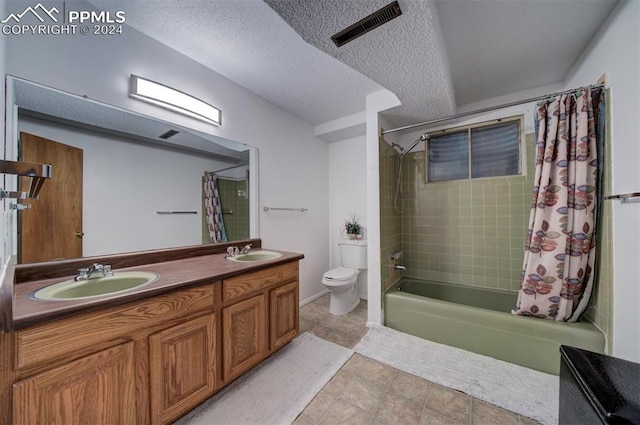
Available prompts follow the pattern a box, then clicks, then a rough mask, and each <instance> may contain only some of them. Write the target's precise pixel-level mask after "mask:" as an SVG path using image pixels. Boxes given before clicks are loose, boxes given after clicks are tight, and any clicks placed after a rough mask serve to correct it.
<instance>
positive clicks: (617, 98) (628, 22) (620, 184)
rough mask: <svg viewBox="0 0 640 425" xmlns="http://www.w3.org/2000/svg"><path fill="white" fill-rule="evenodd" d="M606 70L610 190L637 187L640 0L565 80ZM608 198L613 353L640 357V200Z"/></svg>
mask: <svg viewBox="0 0 640 425" xmlns="http://www.w3.org/2000/svg"><path fill="white" fill-rule="evenodd" d="M605 73H606V76H607V80H608V84H609V87H610V90H611V102H610V103H611V104H610V105H607V108H610V111H611V113H610V116H611V123H610V124H611V135H612V137H611V138H612V152H613V161H612V162H613V182H612V183H613V192H614V194H621V193H629V192H638V191H640V167H639V166H638V164H640V100H639V96H640V1H637V0H629V1H622V2H620V4H619V5H618V7H617V8H616V9H615V10H614V12H613V13H612V15H611V16H610V17H609V19H608V21H607V22H606V23H605V25H604V26H603V28H602V29H601V30H600V32H599V33H598V35H597V36H596V38H595V39H594V40H593V42H592V43H591V44H590V45H589V47H588V48H587V49H586V50H585V52H584V53H583V55H582V56H581V58H580V60H579V61H578V62H577V64H576V65H575V66H574V68H573V70H572V72H571V73H570V74H569V76H568V77H567V78H566V80H565V86H566V87H567V88H571V87H576V86H581V85H588V84H593V83H595V82H596V81H597V80H598V78H600V76H601V75H602V74H605ZM605 202H615V203H614V204H613V226H614V234H613V258H614V267H613V273H614V284H613V355H614V356H616V357H622V358H626V359H629V360H633V361H636V362H640V308H639V307H640V271H639V269H638V259H640V203H628V204H622V203H620V202H619V201H605Z"/></svg>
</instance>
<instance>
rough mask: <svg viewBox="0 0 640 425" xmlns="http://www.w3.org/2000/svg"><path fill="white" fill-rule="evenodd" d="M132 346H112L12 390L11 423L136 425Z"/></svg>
mask: <svg viewBox="0 0 640 425" xmlns="http://www.w3.org/2000/svg"><path fill="white" fill-rule="evenodd" d="M134 392H135V388H134V352H133V343H131V342H128V343H126V344H120V345H116V346H115V347H111V348H108V349H106V350H102V351H99V352H97V353H95V354H92V355H90V356H87V357H83V358H81V359H78V360H75V361H72V362H70V363H68V364H65V365H63V366H58V367H56V368H54V369H51V370H49V371H46V372H42V373H39V374H37V375H35V376H33V377H30V378H27V379H23V380H21V381H19V382H16V383H15V384H14V386H13V423H14V424H51V425H53V424H60V425H65V424H122V425H127V424H130V425H134V424H136V417H135V412H136V405H135V394H134Z"/></svg>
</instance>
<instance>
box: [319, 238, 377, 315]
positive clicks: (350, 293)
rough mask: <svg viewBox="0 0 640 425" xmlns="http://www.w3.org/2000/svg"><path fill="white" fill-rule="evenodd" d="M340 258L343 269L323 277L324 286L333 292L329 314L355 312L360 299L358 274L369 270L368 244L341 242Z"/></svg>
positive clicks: (327, 273)
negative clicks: (363, 270)
mask: <svg viewBox="0 0 640 425" xmlns="http://www.w3.org/2000/svg"><path fill="white" fill-rule="evenodd" d="M338 245H340V256H341V257H342V267H337V268H335V269H331V270H329V271H328V272H326V273H325V274H324V275H323V276H322V284H323V285H324V287H325V288H327V289H328V290H329V291H331V303H330V304H329V313H331V314H335V315H342V314H347V313H348V312H350V311H351V310H353V309H354V308H355V307H356V306H357V305H358V303H359V302H360V298H359V297H358V274H359V273H360V270H362V269H366V268H367V242H366V241H362V240H344V241H341V242H340V243H339V244H338Z"/></svg>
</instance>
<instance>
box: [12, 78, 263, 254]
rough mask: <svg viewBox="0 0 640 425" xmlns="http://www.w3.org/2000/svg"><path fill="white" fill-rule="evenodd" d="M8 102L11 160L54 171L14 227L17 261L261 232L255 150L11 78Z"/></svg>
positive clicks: (16, 218) (191, 242)
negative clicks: (218, 232)
mask: <svg viewBox="0 0 640 425" xmlns="http://www.w3.org/2000/svg"><path fill="white" fill-rule="evenodd" d="M6 105H7V141H6V148H7V159H18V160H20V161H24V162H36V163H49V164H52V165H53V178H52V179H51V180H47V181H46V182H45V184H44V186H43V188H42V190H41V191H40V196H39V199H37V200H21V201H19V203H20V204H27V205H28V204H30V205H31V207H30V208H24V207H22V206H19V208H20V209H18V210H17V213H16V214H15V216H14V219H13V220H12V222H11V223H10V224H9V227H11V228H12V229H11V232H12V234H13V242H12V245H13V251H14V253H15V254H16V255H17V257H18V262H19V263H23V264H24V263H33V262H41V261H52V260H59V259H66V258H77V257H89V256H96V255H108V254H114V253H122V252H134V251H142V250H150V249H160V248H171V247H177V246H188V245H197V244H201V243H216V242H224V241H225V240H226V241H234V240H242V239H248V238H253V237H257V236H258V225H257V220H258V214H257V211H256V206H257V199H256V198H257V197H256V194H257V178H258V176H257V149H256V148H254V147H251V146H247V145H245V144H242V143H238V142H235V141H232V140H227V139H223V138H220V137H217V136H214V135H211V134H206V133H203V132H200V131H196V130H193V129H189V128H185V127H183V126H179V125H176V124H173V123H169V122H165V121H160V120H157V119H155V118H151V117H148V116H144V115H141V114H138V113H134V112H131V111H127V110H124V109H121V108H117V107H113V106H110V105H106V104H103V103H99V102H96V101H93V100H89V99H86V98H83V97H81V96H76V95H73V94H70V93H66V92H63V91H60V90H57V89H55V88H51V87H46V86H43V85H40V84H36V83H33V82H30V81H25V80H22V79H19V78H15V77H12V76H7V99H6ZM210 173H213V174H210ZM207 174H208V175H215V179H214V180H215V181H216V185H215V188H216V189H217V198H216V199H215V200H216V201H218V202H219V205H220V207H221V208H220V209H219V210H218V212H219V213H221V216H222V222H223V223H224V230H225V232H224V233H225V235H226V237H225V238H224V239H220V237H219V236H218V237H213V238H212V236H211V234H210V231H209V228H210V226H209V223H208V220H207V216H208V215H209V222H210V221H211V214H212V213H215V211H214V212H212V211H211V209H210V208H207V202H208V199H206V198H208V197H211V196H212V195H211V193H210V191H209V190H205V188H206V189H210V188H211V186H212V185H213V184H212V183H205V180H206V179H205V175H207ZM21 179H28V178H21ZM203 183H204V184H203ZM8 184H9V185H11V184H14V185H17V186H20V185H24V184H27V181H24V182H23V181H18V180H14V181H13V183H12V182H11V181H9V183H8ZM18 189H20V187H18ZM205 192H209V193H207V194H206V195H205ZM7 202H9V201H7ZM11 203H13V204H17V203H18V202H17V201H15V200H11ZM218 217H220V216H218Z"/></svg>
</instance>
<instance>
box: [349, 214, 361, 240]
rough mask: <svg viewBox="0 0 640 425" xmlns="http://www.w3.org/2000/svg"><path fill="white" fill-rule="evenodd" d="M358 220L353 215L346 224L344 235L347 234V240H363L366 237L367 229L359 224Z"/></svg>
mask: <svg viewBox="0 0 640 425" xmlns="http://www.w3.org/2000/svg"><path fill="white" fill-rule="evenodd" d="M358 220H359V218H358V217H356V215H355V214H352V215H351V216H350V217H349V218H348V219H347V221H346V222H345V223H344V233H346V235H347V239H362V237H363V236H364V231H365V228H364V226H363V225H362V224H360V223H358Z"/></svg>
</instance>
